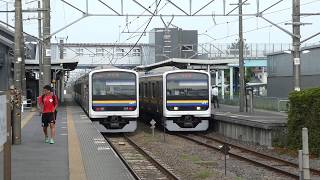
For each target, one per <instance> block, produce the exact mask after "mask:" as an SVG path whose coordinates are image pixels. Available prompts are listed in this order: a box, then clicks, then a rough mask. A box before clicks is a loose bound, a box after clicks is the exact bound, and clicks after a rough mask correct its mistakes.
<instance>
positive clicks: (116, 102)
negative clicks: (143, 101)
mask: <svg viewBox="0 0 320 180" xmlns="http://www.w3.org/2000/svg"><path fill="white" fill-rule="evenodd" d="M136 102H137V101H130V100H129V101H128V100H116V101H115V100H112V101H103V100H101V101H93V103H95V104H122V103H128V104H134V103H136Z"/></svg>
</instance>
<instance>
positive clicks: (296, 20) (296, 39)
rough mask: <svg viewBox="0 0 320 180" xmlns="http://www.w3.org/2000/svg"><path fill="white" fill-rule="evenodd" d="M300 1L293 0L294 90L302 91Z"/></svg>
mask: <svg viewBox="0 0 320 180" xmlns="http://www.w3.org/2000/svg"><path fill="white" fill-rule="evenodd" d="M300 25H301V24H300V0H292V32H293V34H294V35H296V36H292V48H293V51H292V59H293V76H294V90H295V91H300V88H301V87H300Z"/></svg>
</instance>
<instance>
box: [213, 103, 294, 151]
mask: <svg viewBox="0 0 320 180" xmlns="http://www.w3.org/2000/svg"><path fill="white" fill-rule="evenodd" d="M212 113H213V117H214V121H213V124H214V125H213V126H214V131H216V132H218V133H220V134H222V135H224V136H226V137H230V138H233V139H238V140H242V141H246V142H251V143H255V144H259V145H265V146H268V147H272V144H273V143H275V142H276V141H279V138H280V139H281V138H282V137H283V135H284V132H285V131H286V125H287V118H288V116H287V114H286V113H281V112H274V111H266V110H259V109H255V110H254V112H252V113H248V112H239V106H228V105H223V104H220V108H213V109H212Z"/></svg>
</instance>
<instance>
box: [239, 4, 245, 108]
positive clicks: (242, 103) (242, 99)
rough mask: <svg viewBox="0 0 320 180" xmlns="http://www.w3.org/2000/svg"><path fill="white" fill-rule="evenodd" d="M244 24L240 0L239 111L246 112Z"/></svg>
mask: <svg viewBox="0 0 320 180" xmlns="http://www.w3.org/2000/svg"><path fill="white" fill-rule="evenodd" d="M243 61H244V60H243V23H242V0H239V73H240V77H239V81H240V98H239V100H240V104H239V111H240V112H244V106H245V95H246V94H245V83H244V62H243Z"/></svg>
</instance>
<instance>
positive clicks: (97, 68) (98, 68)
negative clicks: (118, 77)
mask: <svg viewBox="0 0 320 180" xmlns="http://www.w3.org/2000/svg"><path fill="white" fill-rule="evenodd" d="M100 69H120V68H118V67H115V66H112V65H109V64H108V65H102V66H97V67H96V68H94V69H92V71H94V70H100Z"/></svg>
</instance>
